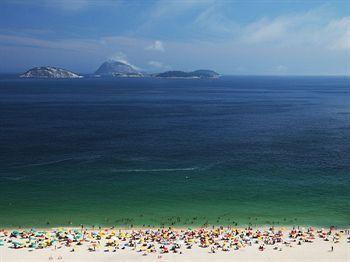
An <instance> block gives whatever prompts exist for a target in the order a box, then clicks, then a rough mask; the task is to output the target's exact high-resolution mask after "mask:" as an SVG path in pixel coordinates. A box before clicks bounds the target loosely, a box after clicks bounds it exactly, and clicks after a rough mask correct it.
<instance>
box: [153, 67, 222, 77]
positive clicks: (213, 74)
mask: <svg viewBox="0 0 350 262" xmlns="http://www.w3.org/2000/svg"><path fill="white" fill-rule="evenodd" d="M155 76H156V77H165V78H218V77H219V76H220V75H219V74H218V73H216V72H215V71H213V70H203V69H202V70H196V71H192V72H184V71H167V72H164V73H160V74H156V75H155Z"/></svg>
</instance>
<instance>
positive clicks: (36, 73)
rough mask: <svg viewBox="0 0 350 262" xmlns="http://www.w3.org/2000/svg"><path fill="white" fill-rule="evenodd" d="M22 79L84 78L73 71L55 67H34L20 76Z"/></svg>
mask: <svg viewBox="0 0 350 262" xmlns="http://www.w3.org/2000/svg"><path fill="white" fill-rule="evenodd" d="M20 77H22V78H82V77H83V76H81V75H78V74H76V73H73V72H72V71H69V70H66V69H62V68H58V67H53V66H41V67H34V68H32V69H30V70H28V71H27V72H25V73H23V74H21V75H20Z"/></svg>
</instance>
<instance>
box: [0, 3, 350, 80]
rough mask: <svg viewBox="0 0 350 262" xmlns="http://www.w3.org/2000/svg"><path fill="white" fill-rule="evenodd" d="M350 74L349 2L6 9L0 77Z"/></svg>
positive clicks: (0, 24)
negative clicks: (124, 70) (54, 70)
mask: <svg viewBox="0 0 350 262" xmlns="http://www.w3.org/2000/svg"><path fill="white" fill-rule="evenodd" d="M107 59H116V60H120V61H124V62H126V63H129V64H130V65H133V66H135V67H136V68H138V69H139V70H141V71H147V72H161V71H167V70H185V71H189V70H195V69H213V70H215V71H217V72H219V73H221V74H232V75H350V1H312V0H309V1H287V0H285V1H282V0H281V1H277V0H275V1H265V0H260V1H249V0H245V1H234V0H232V1H228V0H227V1H224V0H222V1H219V0H176V1H175V0H173V1H172V0H169V1H153V0H143V1H137V0H129V1H127V0H0V61H1V63H0V72H2V73H12V72H23V71H25V70H28V69H30V68H32V67H35V66H45V65H51V66H58V67H62V68H65V69H69V70H72V71H75V72H78V73H92V72H94V71H95V70H96V69H97V68H98V67H99V66H100V64H101V63H102V62H104V61H105V60H107Z"/></svg>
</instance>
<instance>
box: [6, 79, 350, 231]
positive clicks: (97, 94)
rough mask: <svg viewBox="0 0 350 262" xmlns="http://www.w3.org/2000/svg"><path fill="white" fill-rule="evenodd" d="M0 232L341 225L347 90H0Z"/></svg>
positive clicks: (347, 169)
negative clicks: (93, 226) (128, 226)
mask: <svg viewBox="0 0 350 262" xmlns="http://www.w3.org/2000/svg"><path fill="white" fill-rule="evenodd" d="M0 188H1V191H0V210H1V213H0V225H6V226H17V225H46V224H47V223H49V224H50V225H58V224H64V225H66V224H70V223H72V224H80V223H84V224H118V225H124V224H139V225H143V224H147V225H148V224H151V225H160V224H172V223H173V224H175V225H194V224H196V225H199V224H204V223H209V224H232V223H238V224H248V223H252V224H272V223H274V224H277V223H279V224H314V225H339V226H348V225H349V224H350V190H349V188H350V78H346V77H238V76H237V77H222V78H220V79H212V80H198V79H188V80H185V79H168V80H167V79H153V78H145V79H109V80H103V79H83V80H82V79H75V80H25V79H6V78H3V79H1V80H0Z"/></svg>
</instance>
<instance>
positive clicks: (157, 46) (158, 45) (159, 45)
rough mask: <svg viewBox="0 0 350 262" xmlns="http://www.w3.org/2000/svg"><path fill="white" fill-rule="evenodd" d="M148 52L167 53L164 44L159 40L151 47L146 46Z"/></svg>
mask: <svg viewBox="0 0 350 262" xmlns="http://www.w3.org/2000/svg"><path fill="white" fill-rule="evenodd" d="M146 50H152V51H159V52H164V51H165V49H164V45H163V42H162V41H159V40H156V41H154V42H153V43H152V44H150V45H149V46H146Z"/></svg>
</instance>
